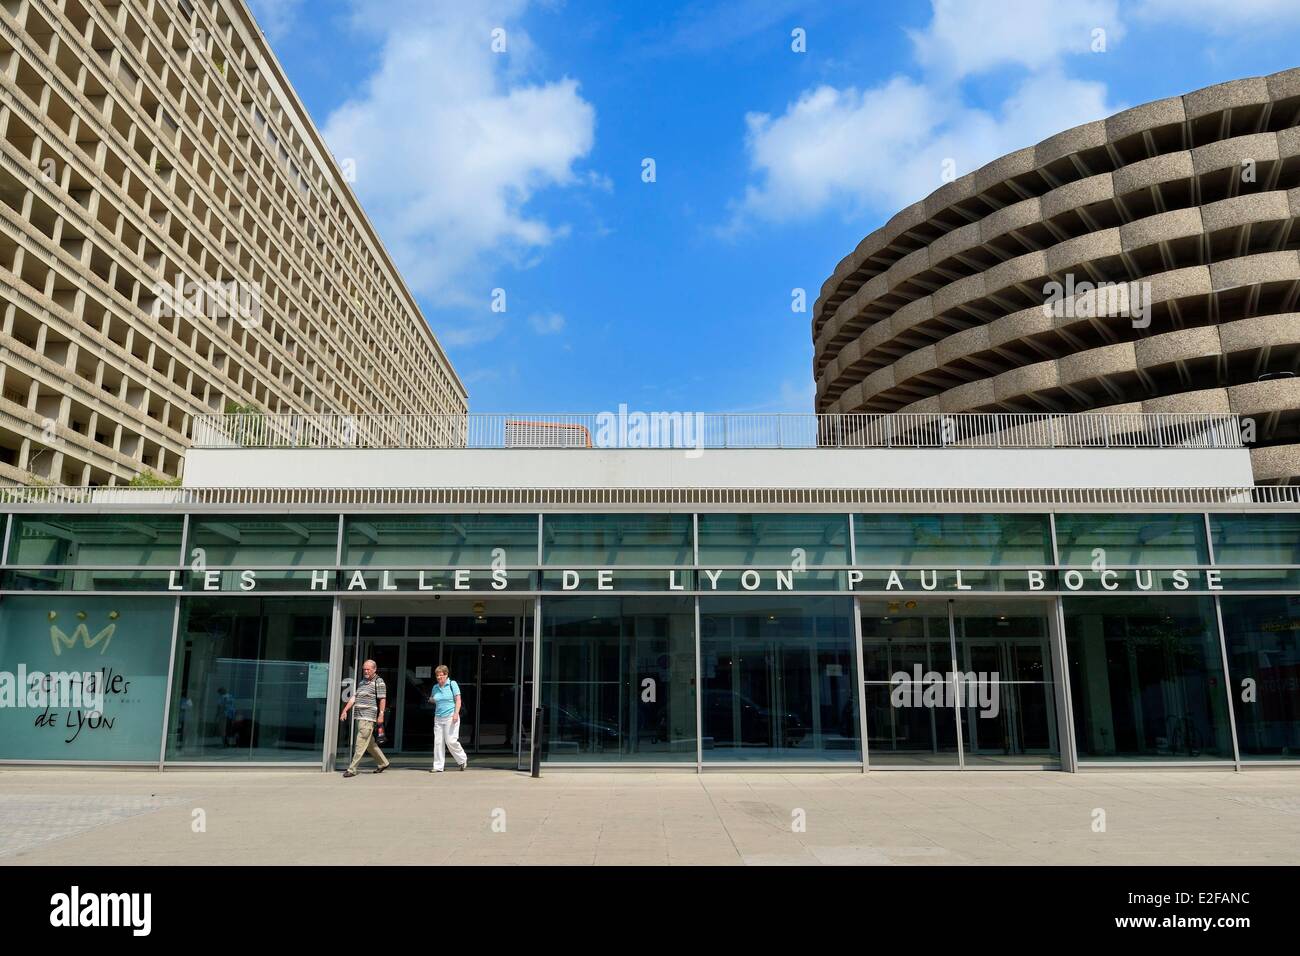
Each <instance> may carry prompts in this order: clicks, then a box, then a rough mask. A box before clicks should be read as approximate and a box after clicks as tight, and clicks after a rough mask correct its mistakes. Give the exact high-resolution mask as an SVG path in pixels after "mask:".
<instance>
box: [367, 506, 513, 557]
mask: <svg viewBox="0 0 1300 956" xmlns="http://www.w3.org/2000/svg"><path fill="white" fill-rule="evenodd" d="M498 550H499V551H500V552H501V554H502V555H503V556H504V558H505V561H506V563H507V565H508V566H509V567H534V566H536V564H537V515H535V514H513V515H510V514H507V515H498V514H487V515H386V516H374V517H371V516H366V515H348V516H347V517H346V519H345V531H344V545H343V563H344V564H345V565H347V566H349V567H379V568H383V567H394V568H398V567H420V568H433V567H440V566H441V567H448V568H456V567H484V568H486V567H489V566H491V565H492V563H493V560H494V557H495V555H494V552H497V551H498Z"/></svg>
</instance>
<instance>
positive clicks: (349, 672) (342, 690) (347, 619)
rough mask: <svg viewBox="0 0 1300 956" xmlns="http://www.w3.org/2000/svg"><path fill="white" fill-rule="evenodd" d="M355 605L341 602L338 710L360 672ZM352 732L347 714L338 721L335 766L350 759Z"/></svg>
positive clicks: (344, 765) (344, 701)
mask: <svg viewBox="0 0 1300 956" xmlns="http://www.w3.org/2000/svg"><path fill="white" fill-rule="evenodd" d="M357 607H358V606H357V605H355V604H352V603H349V602H345V603H344V604H343V668H342V679H341V681H340V682H339V709H340V712H341V711H342V708H343V707H344V706H346V704H347V702H348V701H350V700H351V699H352V693H353V689H354V688H355V687H356V684H357V677H358V676H359V675H360V673H361V661H360V654H359V651H360V649H359V648H358V647H357V631H358V629H359V628H360V626H361V619H360V616H359V615H358V613H357ZM354 733H355V730H354V725H353V719H352V717H351V716H349V718H348V720H347V722H346V723H343V722H340V723H339V734H338V744H337V745H336V747H335V750H334V761H335V766H343V767H346V766H347V765H348V761H349V760H351V759H352V743H353V735H354Z"/></svg>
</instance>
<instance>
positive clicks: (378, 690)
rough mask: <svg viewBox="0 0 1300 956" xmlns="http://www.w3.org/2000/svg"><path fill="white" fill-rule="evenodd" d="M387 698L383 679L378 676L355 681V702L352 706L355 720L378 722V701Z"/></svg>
mask: <svg viewBox="0 0 1300 956" xmlns="http://www.w3.org/2000/svg"><path fill="white" fill-rule="evenodd" d="M387 696H388V691H387V689H386V688H385V687H384V679H383V678H382V677H380V676H379V675H378V674H376V675H375V676H374V678H373V679H371V680H367V679H366V678H364V677H363V678H361V680H359V681H357V692H356V694H355V695H354V698H353V699H354V700H355V701H356V702H355V703H354V704H353V705H352V710H353V713H355V714H356V718H357V720H378V719H379V701H380V700H382V699H384V698H385V697H387Z"/></svg>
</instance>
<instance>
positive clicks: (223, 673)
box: [167, 598, 333, 763]
mask: <svg viewBox="0 0 1300 956" xmlns="http://www.w3.org/2000/svg"><path fill="white" fill-rule="evenodd" d="M332 607H333V604H332V602H331V601H330V600H328V599H323V598H309V599H299V600H291V599H259V598H186V599H184V600H182V601H181V629H180V635H179V639H178V642H177V649H176V672H175V674H174V675H173V681H172V708H171V725H170V727H169V728H168V736H167V759H168V760H169V761H170V760H175V761H188V760H231V761H302V762H303V763H311V762H314V761H319V760H320V755H321V748H322V746H323V744H324V739H325V711H326V703H327V700H328V693H329V685H328V672H329V643H330V621H331V615H332Z"/></svg>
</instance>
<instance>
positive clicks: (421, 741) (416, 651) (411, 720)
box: [401, 640, 442, 754]
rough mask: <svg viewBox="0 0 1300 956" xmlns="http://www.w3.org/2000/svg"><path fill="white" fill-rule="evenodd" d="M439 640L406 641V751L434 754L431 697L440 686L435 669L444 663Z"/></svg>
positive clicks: (404, 743)
mask: <svg viewBox="0 0 1300 956" xmlns="http://www.w3.org/2000/svg"><path fill="white" fill-rule="evenodd" d="M440 646H441V645H440V644H439V642H438V641H416V640H410V641H407V642H406V667H405V675H406V676H405V681H404V683H405V688H404V692H405V694H406V698H405V700H404V702H403V704H402V715H401V720H402V750H403V751H404V752H405V753H411V754H431V753H433V704H431V703H430V702H429V697H430V696H431V695H432V694H433V688H434V685H435V684H436V683H437V680H436V679H435V677H434V675H433V670H434V668H435V667H437V666H438V665H439V664H440V663H442V660H441V654H440V651H439V648H440Z"/></svg>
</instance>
